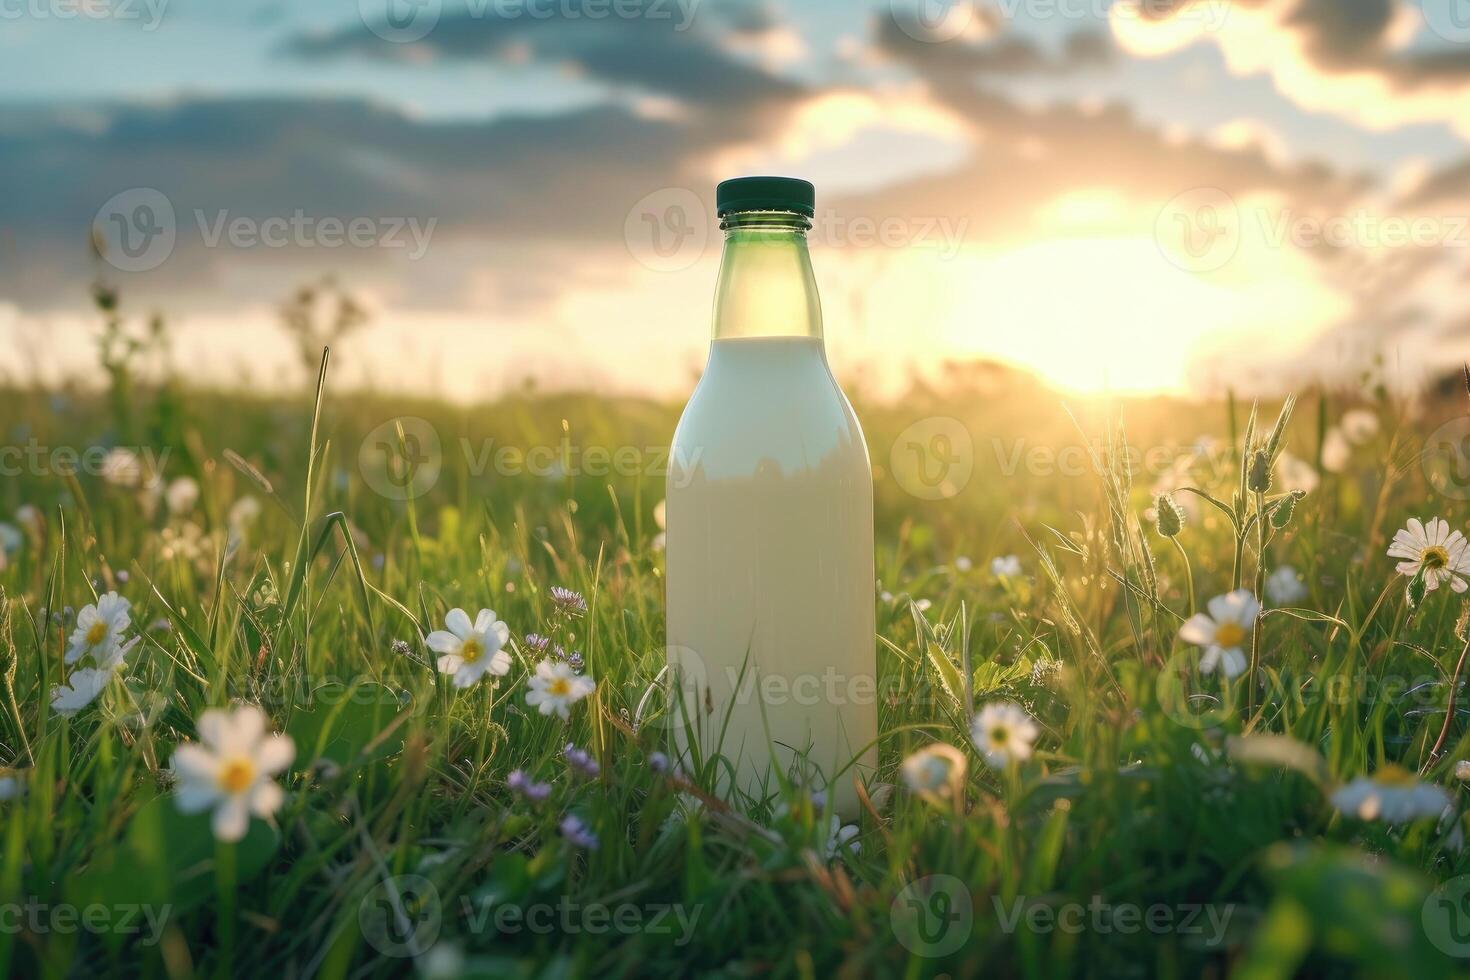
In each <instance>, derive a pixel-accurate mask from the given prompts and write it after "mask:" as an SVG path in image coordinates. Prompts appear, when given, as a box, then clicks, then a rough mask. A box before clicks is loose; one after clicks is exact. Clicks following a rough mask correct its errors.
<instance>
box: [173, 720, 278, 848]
mask: <svg viewBox="0 0 1470 980" xmlns="http://www.w3.org/2000/svg"><path fill="white" fill-rule="evenodd" d="M198 727H199V742H197V743H196V742H188V743H185V744H183V745H180V746H179V747H178V748H177V749H175V750H174V758H173V770H174V773H175V774H176V775H177V776H178V780H179V789H178V793H177V795H176V796H175V802H176V803H177V804H178V807H179V809H180V810H182V811H183V812H184V813H200V812H202V811H204V810H213V811H214V813H213V817H212V820H211V826H212V827H213V828H214V836H215V837H217V838H219V839H220V840H222V841H237V840H239V839H240V838H241V837H244V836H245V831H246V830H247V829H249V826H250V815H251V814H254V815H255V816H257V817H270V816H271V814H273V813H275V812H276V810H278V809H280V806H281V803H282V802H283V801H284V800H285V796H286V794H285V792H284V791H283V790H282V789H281V787H280V785H279V784H278V783H277V782H276V781H275V776H276V775H277V774H279V773H281V772H284V771H285V769H286V767H287V766H289V765H290V764H291V761H292V760H293V759H294V758H296V745H295V743H294V742H292V741H291V738H290V736H288V735H276V734H267V732H266V717H265V712H263V711H261V710H260V709H259V708H257V707H255V706H254V705H244V706H242V707H240V708H236V709H235V710H234V711H223V710H220V709H218V708H211V709H209V710H208V711H206V712H204V714H202V715H200V716H199V726H198Z"/></svg>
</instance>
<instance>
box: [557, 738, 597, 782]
mask: <svg viewBox="0 0 1470 980" xmlns="http://www.w3.org/2000/svg"><path fill="white" fill-rule="evenodd" d="M561 754H562V755H564V756H566V759H567V765H569V766H571V767H572V769H574V770H576V771H577V772H580V773H581V774H582V775H584V776H586V777H587V778H588V779H592V778H594V777H595V776H596V775H597V774H598V773H600V772H602V767H601V766H600V765H598V764H597V760H596V759H594V758H592V753H590V752H588V751H587V750H586V749H579V748H577V747H576V746H575V745H573V744H572V743H571V742H568V743H567V744H566V747H565V748H564V749H562V750H561Z"/></svg>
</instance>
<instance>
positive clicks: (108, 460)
mask: <svg viewBox="0 0 1470 980" xmlns="http://www.w3.org/2000/svg"><path fill="white" fill-rule="evenodd" d="M100 472H101V474H102V479H104V480H106V481H107V482H108V483H111V484H112V485H113V486H115V487H136V486H139V485H140V484H142V482H143V461H142V460H141V459H140V458H139V457H138V454H137V453H136V452H134V451H133V450H131V449H123V448H117V449H111V450H108V453H107V455H106V456H104V457H103V458H102V466H101V469H100Z"/></svg>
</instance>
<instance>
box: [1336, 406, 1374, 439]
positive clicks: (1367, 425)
mask: <svg viewBox="0 0 1470 980" xmlns="http://www.w3.org/2000/svg"><path fill="white" fill-rule="evenodd" d="M1337 427H1338V428H1339V429H1341V430H1342V434H1343V435H1344V436H1346V437H1347V440H1348V442H1350V443H1352V444H1353V445H1355V446H1361V445H1363V443H1365V442H1371V441H1372V440H1373V437H1374V436H1376V435H1378V428H1379V425H1378V416H1377V415H1374V414H1373V413H1372V412H1370V411H1369V410H1368V409H1366V408H1353V409H1349V410H1348V411H1346V412H1343V413H1342V419H1341V420H1340V421H1339V422H1338V423H1337Z"/></svg>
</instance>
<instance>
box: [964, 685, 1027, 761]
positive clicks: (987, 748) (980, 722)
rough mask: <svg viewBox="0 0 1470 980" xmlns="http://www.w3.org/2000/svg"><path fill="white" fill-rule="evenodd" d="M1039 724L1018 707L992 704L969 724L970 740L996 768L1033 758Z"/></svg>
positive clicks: (1000, 703) (1009, 704)
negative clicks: (1032, 749) (1032, 750)
mask: <svg viewBox="0 0 1470 980" xmlns="http://www.w3.org/2000/svg"><path fill="white" fill-rule="evenodd" d="M1036 736H1037V728H1036V722H1035V721H1033V720H1032V719H1031V716H1030V715H1028V714H1027V713H1026V712H1025V711H1024V710H1023V709H1022V708H1021V707H1020V706H1019V705H1016V704H1012V703H1011V702H1009V701H992V702H990V703H989V704H987V705H985V706H984V707H983V708H981V709H980V713H979V714H977V715H976V716H975V718H974V720H973V721H971V722H970V740H971V741H973V742H974V743H975V748H976V749H977V750H978V751H979V753H980V754H981V755H982V756H984V757H985V761H986V762H987V763H988V764H989V765H990V766H991V767H993V768H995V769H1001V768H1003V767H1005V766H1006V765H1008V764H1009V763H1010V762H1012V761H1015V762H1022V761H1024V760H1026V759H1029V758H1031V746H1032V743H1034V742H1035V741H1036Z"/></svg>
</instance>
